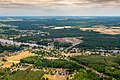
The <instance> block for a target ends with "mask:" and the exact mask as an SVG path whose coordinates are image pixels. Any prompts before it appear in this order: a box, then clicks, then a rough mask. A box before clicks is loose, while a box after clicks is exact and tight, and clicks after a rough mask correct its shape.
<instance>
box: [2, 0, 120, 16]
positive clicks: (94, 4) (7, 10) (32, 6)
mask: <svg viewBox="0 0 120 80" xmlns="http://www.w3.org/2000/svg"><path fill="white" fill-rule="evenodd" d="M0 16H120V0H0Z"/></svg>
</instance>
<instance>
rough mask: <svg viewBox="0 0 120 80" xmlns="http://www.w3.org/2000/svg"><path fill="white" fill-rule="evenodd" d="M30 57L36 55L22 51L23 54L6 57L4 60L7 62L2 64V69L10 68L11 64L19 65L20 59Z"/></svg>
mask: <svg viewBox="0 0 120 80" xmlns="http://www.w3.org/2000/svg"><path fill="white" fill-rule="evenodd" d="M30 56H37V55H36V54H34V53H31V52H29V51H23V52H20V53H19V54H17V55H14V56H10V57H7V58H6V60H7V62H4V63H3V66H2V67H10V66H12V64H13V63H14V64H17V63H19V62H20V59H23V58H26V57H30Z"/></svg>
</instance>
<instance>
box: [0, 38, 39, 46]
mask: <svg viewBox="0 0 120 80" xmlns="http://www.w3.org/2000/svg"><path fill="white" fill-rule="evenodd" d="M0 42H1V43H7V44H11V45H19V46H20V45H29V46H31V47H35V46H36V47H38V46H40V45H37V44H32V43H21V42H14V41H12V40H5V39H0Z"/></svg>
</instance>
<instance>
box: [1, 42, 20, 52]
mask: <svg viewBox="0 0 120 80" xmlns="http://www.w3.org/2000/svg"><path fill="white" fill-rule="evenodd" d="M19 50H21V48H20V47H19V46H14V45H10V46H3V45H2V44H1V43H0V53H2V52H4V51H8V52H14V51H19Z"/></svg>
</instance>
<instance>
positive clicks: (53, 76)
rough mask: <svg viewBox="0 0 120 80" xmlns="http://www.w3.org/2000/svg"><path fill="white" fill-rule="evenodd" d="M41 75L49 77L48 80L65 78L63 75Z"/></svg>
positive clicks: (62, 79) (63, 79) (64, 79)
mask: <svg viewBox="0 0 120 80" xmlns="http://www.w3.org/2000/svg"><path fill="white" fill-rule="evenodd" d="M43 77H44V78H49V80H66V78H65V77H63V76H58V75H50V74H45V75H44V76H43Z"/></svg>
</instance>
